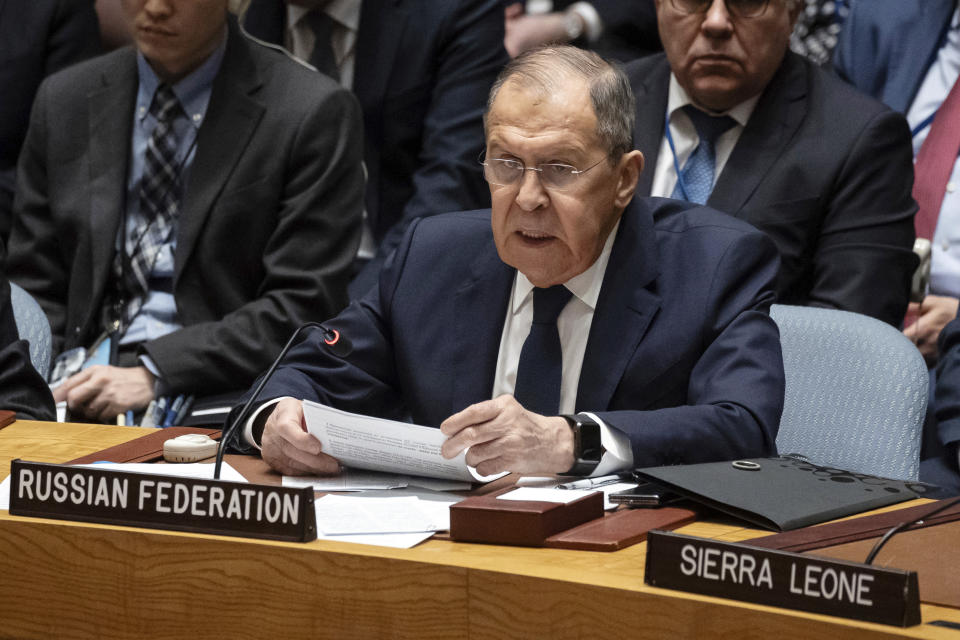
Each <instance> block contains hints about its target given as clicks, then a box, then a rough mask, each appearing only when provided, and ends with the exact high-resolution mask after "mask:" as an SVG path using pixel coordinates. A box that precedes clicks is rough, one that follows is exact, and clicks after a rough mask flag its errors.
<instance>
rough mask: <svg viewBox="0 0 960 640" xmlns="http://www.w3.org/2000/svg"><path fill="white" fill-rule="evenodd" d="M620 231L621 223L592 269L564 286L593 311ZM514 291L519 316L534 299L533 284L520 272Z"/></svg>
mask: <svg viewBox="0 0 960 640" xmlns="http://www.w3.org/2000/svg"><path fill="white" fill-rule="evenodd" d="M619 229H620V221H619V220H617V224H615V225H614V226H613V230H612V231H610V235H608V236H607V241H606V242H605V243H604V244H603V250H602V251H601V252H600V255H599V256H598V257H597V259H596V260H595V261H594V262H593V264H592V265H590V268H589V269H587V270H586V271H584V272H583V273H581V274H580V275H576V276H574V277H572V278H570V279H569V280H567V281H566V282H565V283H563V284H564V286H565V287H566V288H567V289H569V290H570V292H571V293H572V294H573V295H575V296H576V297H577V298H579V299H580V301H581V302H583V303H584V304H585V305H587V306H588V307H590V309H591V310H596V308H597V299H598V298H599V297H600V288H601V287H602V286H603V276H604V274H605V273H606V272H607V263H608V262H610V252H611V251H612V250H613V240H614V238H616V237H617V231H618V230H619ZM513 286H514V290H513V313H514V314H517V313H518V312H519V311H520V309H522V308H523V306H524V305H525V304H526V303H527V301H528V300H530V299H532V297H533V289H534V287H533V283H532V282H530V281H529V280H528V279H527V276H525V275H523V274H522V273H520V272H519V271H518V272H517V278H516V280H515V281H514V285H513Z"/></svg>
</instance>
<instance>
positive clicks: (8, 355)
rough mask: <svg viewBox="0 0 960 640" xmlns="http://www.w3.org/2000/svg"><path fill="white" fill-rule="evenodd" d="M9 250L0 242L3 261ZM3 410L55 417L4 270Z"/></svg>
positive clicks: (0, 286) (0, 294) (0, 335)
mask: <svg viewBox="0 0 960 640" xmlns="http://www.w3.org/2000/svg"><path fill="white" fill-rule="evenodd" d="M5 253H6V251H5V250H4V248H3V244H2V243H0V264H2V263H3V258H4V254H5ZM0 409H4V410H7V411H14V412H16V414H17V418H20V419H25V420H54V419H56V413H55V412H54V406H53V396H52V395H51V394H50V388H49V387H47V383H46V382H44V380H43V378H42V377H41V376H40V374H39V373H37V370H36V369H34V368H33V365H32V364H31V362H30V352H29V345H28V343H27V341H26V340H21V339H20V334H19V333H18V332H17V325H16V321H15V320H14V317H13V307H12V305H11V304H10V284H9V282H8V281H7V277H6V275H4V274H3V272H2V270H0Z"/></svg>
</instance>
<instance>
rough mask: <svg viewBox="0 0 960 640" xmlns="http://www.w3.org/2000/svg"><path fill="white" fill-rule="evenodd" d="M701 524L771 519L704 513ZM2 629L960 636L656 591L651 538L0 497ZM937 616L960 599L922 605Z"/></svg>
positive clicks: (101, 433)
mask: <svg viewBox="0 0 960 640" xmlns="http://www.w3.org/2000/svg"><path fill="white" fill-rule="evenodd" d="M143 433H144V431H143V430H142V429H139V428H132V427H105V426H90V425H64V424H54V423H41V422H17V423H14V424H13V425H11V426H9V427H7V428H6V429H3V430H2V431H0V477H5V476H6V475H8V474H9V460H11V459H13V458H15V457H21V458H23V459H26V460H37V461H47V462H62V461H65V460H69V459H72V458H75V457H78V456H80V455H84V454H87V453H92V452H94V451H97V450H99V449H102V448H105V447H108V446H112V445H115V444H119V443H121V442H125V441H127V440H130V439H133V438H135V437H137V436H139V435H142V434H143ZM680 531H681V532H682V533H687V534H691V535H698V536H707V537H713V538H721V539H725V540H733V541H739V540H745V539H748V538H750V537H754V536H756V535H761V532H758V531H754V530H749V529H744V528H742V527H738V526H737V525H735V524H733V523H730V522H728V523H703V522H700V523H695V524H692V525H689V526H687V527H684V528H683V529H681V530H680ZM0 549H2V553H0V637H15V638H43V639H48V638H130V639H131V640H140V639H141V638H150V637H158V638H218V637H223V638H337V639H339V640H342V639H347V638H416V639H426V638H549V639H551V640H554V639H564V638H605V639H606V638H673V637H692V638H707V637H709V638H737V639H742V638H761V637H776V638H797V639H801V638H802V639H808V638H831V639H834V638H888V637H904V636H906V637H918V638H944V639H948V640H958V639H960V631H952V630H949V629H945V628H941V627H935V626H931V625H928V624H923V625H920V626H917V627H912V628H909V629H898V628H894V627H886V626H881V625H875V624H868V623H862V622H855V621H847V620H843V619H840V618H831V617H828V616H818V615H813V614H805V613H797V612H792V611H788V610H783V609H776V608H772V607H762V606H755V605H748V604H743V603H739V602H734V601H730V600H723V599H718V598H708V597H703V596H696V595H688V594H685V593H680V592H675V591H669V590H664V589H655V588H651V587H648V586H646V585H644V584H643V567H644V560H645V554H646V545H645V544H639V545H634V546H633V547H630V548H628V549H625V550H622V551H618V552H615V553H594V552H578V551H566V550H558V549H525V548H515V547H498V546H488V545H472V544H463V543H454V542H447V541H437V540H430V541H427V542H426V543H424V544H421V545H419V546H417V547H415V548H413V549H404V550H395V549H386V548H380V547H371V546H366V545H354V544H347V543H338V542H328V541H315V542H312V543H307V544H293V543H278V542H264V541H258V540H246V539H240V538H227V537H219V536H204V535H194V534H185V533H177V532H167V531H152V530H147V529H133V528H125V527H114V526H106V525H90V524H82V523H73V522H60V521H54V520H40V519H30V518H18V517H13V516H10V515H8V514H7V513H6V512H5V511H0ZM922 614H923V620H924V621H925V622H929V621H932V620H948V621H952V622H957V623H960V610H956V609H947V608H942V607H933V606H928V605H924V606H923V611H922Z"/></svg>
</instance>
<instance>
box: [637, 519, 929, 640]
mask: <svg viewBox="0 0 960 640" xmlns="http://www.w3.org/2000/svg"><path fill="white" fill-rule="evenodd" d="M644 581H645V582H646V583H647V584H649V585H651V586H654V587H662V588H665V589H677V590H679V591H689V592H691V593H699V594H703V595H708V596H716V597H720V598H731V599H733V600H742V601H744V602H752V603H755V604H763V605H772V606H776V607H786V608H788V609H796V610H799V611H809V612H812V613H822V614H826V615H831V616H839V617H842V618H852V619H854V620H865V621H868V622H878V623H881V624H889V625H896V626H899V627H909V626H913V625H915V624H920V597H919V588H918V584H917V572H916V571H900V570H898V569H882V568H878V567H874V566H871V565H866V564H859V563H855V562H844V561H842V560H831V559H828V558H821V557H816V556H809V555H803V554H799V553H790V552H787V551H772V550H768V549H759V548H756V547H751V546H749V545H747V544H735V543H730V542H718V541H716V540H707V539H704V538H694V537H691V536H684V535H680V534H676V533H667V532H663V531H651V532H650V534H649V535H648V536H647V566H646V570H645V572H644Z"/></svg>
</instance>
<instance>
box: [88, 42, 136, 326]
mask: <svg viewBox="0 0 960 640" xmlns="http://www.w3.org/2000/svg"><path fill="white" fill-rule="evenodd" d="M138 86H139V83H138V80H137V65H136V55H135V54H134V52H133V51H130V52H129V55H127V56H124V57H123V58H122V61H121V63H120V64H118V65H117V66H116V67H114V68H111V69H109V70H106V71H105V72H104V74H103V87H102V88H101V89H100V90H98V91H94V92H92V93H90V94H89V96H88V97H87V100H88V108H89V122H90V129H89V132H88V135H89V145H90V149H89V158H90V218H89V220H88V224H89V237H90V253H91V263H92V265H91V268H92V273H91V276H90V283H91V288H92V290H91V297H90V299H91V300H92V301H96V300H99V299H100V296H101V295H102V293H103V289H104V287H105V286H106V283H107V281H108V280H109V271H110V266H111V264H112V262H113V256H114V252H115V250H116V239H117V230H118V228H119V225H120V220H121V218H122V214H123V208H124V203H125V201H126V193H127V171H128V165H129V157H130V136H131V128H132V126H133V110H134V108H135V106H136V96H137V87H138ZM95 307H96V305H95V304H91V305H90V309H89V310H88V314H87V315H88V318H87V319H88V320H89V318H90V317H91V315H92V314H94V313H96V312H97V311H98V309H96V308H95Z"/></svg>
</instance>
